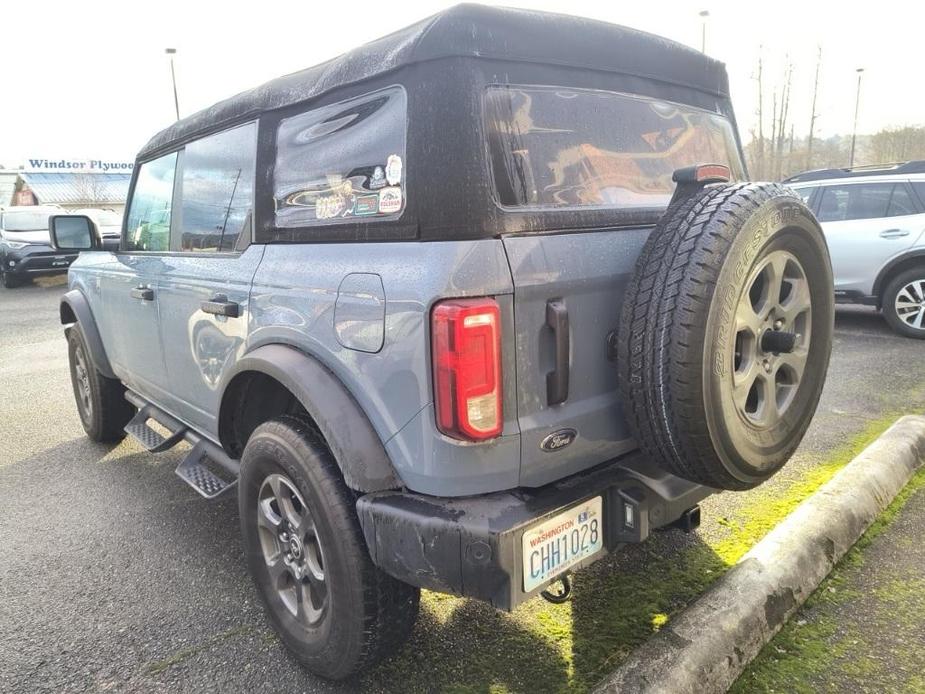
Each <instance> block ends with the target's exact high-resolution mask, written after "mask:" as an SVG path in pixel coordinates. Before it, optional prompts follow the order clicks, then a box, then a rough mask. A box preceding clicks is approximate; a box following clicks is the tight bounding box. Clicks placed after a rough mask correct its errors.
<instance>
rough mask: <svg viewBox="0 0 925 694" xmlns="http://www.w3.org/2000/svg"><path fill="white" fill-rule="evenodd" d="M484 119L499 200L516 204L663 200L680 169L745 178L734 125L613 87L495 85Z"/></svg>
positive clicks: (657, 203) (660, 203) (625, 204)
mask: <svg viewBox="0 0 925 694" xmlns="http://www.w3.org/2000/svg"><path fill="white" fill-rule="evenodd" d="M485 120H486V130H487V133H488V141H489V151H490V156H491V167H492V173H493V178H494V184H495V192H496V195H497V199H498V202H499V203H500V204H501V205H504V206H511V207H555V208H560V207H620V208H633V207H639V208H645V207H664V206H666V205H667V204H668V201H669V200H670V199H671V195H672V193H673V192H674V188H675V184H674V183H673V182H672V180H671V174H672V173H673V172H674V170H675V169H679V168H681V167H684V166H691V165H693V164H705V163H713V164H725V165H726V166H728V167H729V168H730V169H731V170H732V174H733V177H734V178H736V179H741V178H742V177H743V167H742V163H741V160H740V158H739V154H738V148H737V146H736V142H735V137H734V134H733V129H732V125H731V124H730V123H729V121H728V120H726V119H725V118H724V117H722V116H719V115H717V114H715V113H709V112H706V111H702V110H699V109H696V108H693V107H689V106H681V105H679V104H675V103H669V102H665V101H655V100H652V99H646V98H643V97H638V96H630V95H627V94H618V93H615V92H607V91H599V90H587V89H564V88H558V87H519V86H496V87H489V88H488V91H487V93H486V96H485Z"/></svg>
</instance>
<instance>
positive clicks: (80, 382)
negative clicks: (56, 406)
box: [67, 324, 134, 442]
mask: <svg viewBox="0 0 925 694" xmlns="http://www.w3.org/2000/svg"><path fill="white" fill-rule="evenodd" d="M67 347H68V361H69V363H70V367H71V386H72V387H73V389H74V400H75V401H76V402H77V412H78V414H79V415H80V423H81V424H82V425H83V428H84V431H85V432H87V436H89V437H90V438H91V439H92V440H94V441H99V442H111V441H120V440H121V439H123V438H125V430H124V429H123V427H125V425H126V424H128V421H129V420H130V419H131V418H132V414H133V412H134V408H133V407H132V406H131V404H130V403H129V402H128V401H127V400H126V399H125V386H123V385H122V383H121V382H120V381H118V380H116V379H113V378H107V377H106V376H104V375H103V374H101V373H100V372H99V371H97V370H96V367H95V366H94V365H93V362H92V361H91V360H90V357H89V355H90V352H89V350H87V343H86V340H84V336H83V333H82V332H81V331H80V326H79V324H78V325H75V326H74V327H72V328H70V329H69V330H68V331H67Z"/></svg>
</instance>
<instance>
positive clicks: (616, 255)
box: [504, 227, 649, 487]
mask: <svg viewBox="0 0 925 694" xmlns="http://www.w3.org/2000/svg"><path fill="white" fill-rule="evenodd" d="M648 234H649V228H648V227H645V228H632V229H615V230H614V229H611V230H594V231H588V232H581V233H568V234H562V233H560V234H555V233H552V234H530V235H511V236H507V237H505V238H504V248H505V252H506V253H507V257H508V261H509V262H510V265H511V274H512V276H513V280H514V324H515V333H516V338H515V339H516V353H517V417H518V422H519V424H520V432H521V464H520V483H521V485H523V486H528V487H533V486H540V485H543V484H547V483H549V482H551V481H553V480H556V479H559V478H560V477H563V476H565V475H570V474H573V473H575V472H578V471H580V470H583V469H585V468H589V467H592V466H594V465H597V464H598V463H601V462H603V461H605V460H609V459H610V458H613V457H615V456H617V455H620V454H621V453H625V452H626V451H629V450H631V449H633V448H635V443H634V442H633V440H632V439H631V437H630V433H629V430H628V428H627V425H626V423H625V422H624V418H623V412H622V408H621V401H620V397H619V394H618V390H617V370H616V363H615V362H614V361H611V360H610V359H609V358H608V349H607V337H608V334H609V333H610V332H611V331H615V330H616V329H617V326H618V321H619V316H620V309H621V307H622V303H623V293H624V289H625V287H626V284H627V283H628V282H629V279H630V276H631V274H632V272H633V267H634V264H635V262H636V258H637V256H638V255H639V252H640V251H641V250H642V246H643V244H644V243H645V240H646V238H647V237H648ZM566 323H567V327H566ZM565 353H567V354H565ZM563 369H565V370H566V375H567V380H568V389H567V397H565V399H564V400H563V401H561V402H558V403H554V402H551V400H552V401H555V400H556V399H561V396H562V395H564V394H565V393H564V391H563V389H562V388H561V386H562V385H563V383H562V381H561V380H559V381H558V386H559V387H558V388H557V387H556V383H557V380H556V376H555V375H554V376H550V377H548V376H547V375H548V374H550V373H554V374H557V375H558V376H560V377H561V376H562V375H563V374H562V373H561V372H562V370H563ZM557 390H558V391H559V393H558V398H557V397H556V396H557V393H556V391H557ZM568 430H573V431H574V438H573V440H571V442H570V443H565V442H567V441H568V440H569V438H570V435H572V432H571V431H568ZM557 432H560V433H561V434H563V435H561V436H559V437H555V436H554V435H555V434H556V433H557ZM563 432H564V433H563ZM544 441H545V442H546V444H545V445H544ZM563 443H565V445H562V444H563Z"/></svg>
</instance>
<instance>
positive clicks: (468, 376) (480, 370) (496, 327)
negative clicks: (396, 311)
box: [431, 298, 502, 441]
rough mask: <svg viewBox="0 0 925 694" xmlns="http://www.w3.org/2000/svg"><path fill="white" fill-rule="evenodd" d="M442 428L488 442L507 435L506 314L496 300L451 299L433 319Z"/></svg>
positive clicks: (459, 436) (460, 436)
mask: <svg viewBox="0 0 925 694" xmlns="http://www.w3.org/2000/svg"><path fill="white" fill-rule="evenodd" d="M431 335H432V341H433V361H434V399H435V402H436V410H437V427H438V428H439V429H440V431H442V432H443V433H444V434H446V435H447V436H452V437H454V438H457V439H464V440H469V441H484V440H485V439H491V438H494V437H496V436H498V435H499V434H500V433H501V423H502V412H501V313H500V311H499V310H498V303H497V302H496V301H495V300H494V299H486V298H482V299H450V300H448V301H442V302H440V303H439V304H437V305H436V307H435V308H434V312H433V317H432V321H431Z"/></svg>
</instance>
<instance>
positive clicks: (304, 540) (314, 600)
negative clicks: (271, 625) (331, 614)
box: [257, 474, 328, 627]
mask: <svg viewBox="0 0 925 694" xmlns="http://www.w3.org/2000/svg"><path fill="white" fill-rule="evenodd" d="M257 533H258V537H259V539H260V547H261V549H262V550H263V559H264V561H265V562H266V566H267V571H268V573H269V576H270V583H271V589H273V590H274V591H275V592H276V595H277V597H278V598H279V600H280V602H281V603H282V604H283V606H284V607H285V608H286V610H288V612H289V613H290V614H291V615H292V616H293V617H295V618H296V619H297V620H298V621H299V622H301V623H302V624H303V625H305V626H308V627H315V626H317V625H318V623H319V622H320V621H321V620H322V619H323V617H324V615H325V614H326V612H327V607H328V584H327V579H326V574H325V568H324V567H325V563H324V552H323V550H322V548H321V538H320V536H319V534H318V531H317V528H316V526H315V521H314V518H313V516H312V513H311V510H310V509H309V507H308V505H307V504H306V503H305V500H304V499H303V498H302V495H301V494H300V493H299V490H298V489H297V488H296V485H295V483H294V482H293V481H292V480H290V479H289V478H288V477H286V476H285V475H279V474H272V475H268V476H267V478H266V479H265V480H264V481H263V483H262V484H261V485H260V491H259V493H258V494H257Z"/></svg>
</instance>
